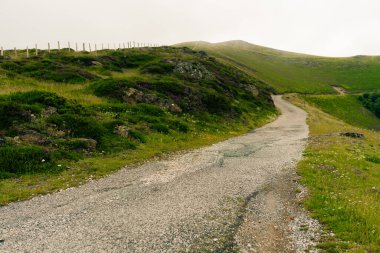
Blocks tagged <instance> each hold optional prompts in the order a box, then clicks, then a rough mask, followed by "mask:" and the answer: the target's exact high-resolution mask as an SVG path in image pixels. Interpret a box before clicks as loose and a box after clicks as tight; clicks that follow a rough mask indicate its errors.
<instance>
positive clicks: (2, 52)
mask: <svg viewBox="0 0 380 253" xmlns="http://www.w3.org/2000/svg"><path fill="white" fill-rule="evenodd" d="M1 56H4V49H3V47H1Z"/></svg>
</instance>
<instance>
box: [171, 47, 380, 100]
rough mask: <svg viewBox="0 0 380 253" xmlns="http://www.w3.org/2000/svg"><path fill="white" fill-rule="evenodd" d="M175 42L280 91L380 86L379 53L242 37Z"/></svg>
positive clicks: (308, 91) (329, 91)
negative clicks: (318, 52) (326, 50)
mask: <svg viewBox="0 0 380 253" xmlns="http://www.w3.org/2000/svg"><path fill="white" fill-rule="evenodd" d="M178 46H187V47H189V48H191V49H195V50H204V51H206V52H208V53H210V54H211V55H214V56H215V57H217V58H219V59H221V60H223V61H224V62H226V63H229V64H232V65H234V66H236V67H239V68H241V69H242V70H245V71H246V72H248V73H250V74H252V75H253V76H256V77H257V78H259V79H261V80H263V81H264V82H266V83H268V84H269V85H271V86H272V87H274V88H275V89H276V90H277V91H278V92H280V93H285V92H299V93H335V91H334V90H333V88H332V86H333V85H335V86H341V87H343V88H344V89H346V90H347V91H348V92H365V91H376V90H379V89H380V71H378V70H379V69H380V56H357V57H347V58H333V57H319V56H312V55H305V54H296V53H291V52H285V51H280V50H275V49H271V48H266V47H261V46H256V45H253V44H249V43H247V42H243V41H230V42H224V43H216V44H211V43H206V42H189V43H182V44H179V45H178Z"/></svg>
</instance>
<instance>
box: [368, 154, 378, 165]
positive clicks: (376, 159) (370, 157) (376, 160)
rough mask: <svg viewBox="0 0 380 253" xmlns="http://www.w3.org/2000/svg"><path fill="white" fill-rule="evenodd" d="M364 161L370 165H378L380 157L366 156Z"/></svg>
mask: <svg viewBox="0 0 380 253" xmlns="http://www.w3.org/2000/svg"><path fill="white" fill-rule="evenodd" d="M365 159H366V160H367V161H369V162H371V163H380V157H378V156H374V155H372V156H367V157H366V158H365Z"/></svg>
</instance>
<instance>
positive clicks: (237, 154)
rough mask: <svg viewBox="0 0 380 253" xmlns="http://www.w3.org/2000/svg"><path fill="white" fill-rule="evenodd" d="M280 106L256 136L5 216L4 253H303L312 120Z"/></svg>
mask: <svg viewBox="0 0 380 253" xmlns="http://www.w3.org/2000/svg"><path fill="white" fill-rule="evenodd" d="M274 99H275V103H276V105H277V106H278V108H280V109H281V111H282V113H283V114H282V115H281V116H280V117H279V118H278V119H277V120H276V121H274V122H273V123H271V124H268V125H266V126H265V127H262V128H260V129H257V130H256V131H254V132H252V133H250V134H247V135H244V136H241V137H237V138H232V139H230V140H227V141H225V142H221V143H218V144H215V145H213V146H210V147H206V148H203V149H199V150H195V151H192V152H188V153H186V154H182V155H176V156H174V157H172V158H170V159H168V160H165V161H158V162H151V163H147V164H145V165H142V166H139V167H136V168H129V169H128V168H126V169H123V170H121V171H119V172H117V173H115V174H113V175H111V176H109V177H107V178H105V179H102V180H99V181H94V182H90V183H88V184H86V185H84V186H82V187H79V188H75V189H69V190H66V191H63V192H59V193H56V194H52V195H47V196H41V197H36V198H34V199H32V200H30V201H25V202H20V203H14V204H11V205H9V206H6V207H3V208H0V240H2V241H0V252H189V251H190V252H207V251H208V252H238V251H242V252H294V251H297V252H302V251H303V249H304V248H305V247H307V246H308V245H310V244H312V241H310V238H311V237H312V236H310V235H308V231H306V232H305V233H300V231H301V229H298V227H299V226H304V223H305V222H308V220H307V219H306V218H305V219H302V220H301V221H300V220H299V217H300V215H301V213H299V210H298V208H297V203H296V196H295V195H296V194H295V187H297V186H296V185H295V183H294V179H295V178H296V175H295V172H294V165H295V163H296V162H297V161H298V160H299V159H300V158H301V154H302V151H303V149H304V145H305V142H306V138H307V136H308V128H307V125H306V123H305V119H306V113H305V112H304V111H302V110H301V109H299V108H297V107H295V106H293V105H291V104H289V103H287V102H285V101H283V100H282V99H281V98H280V97H275V98H274ZM298 223H299V224H301V225H297V224H298ZM294 238H296V239H294Z"/></svg>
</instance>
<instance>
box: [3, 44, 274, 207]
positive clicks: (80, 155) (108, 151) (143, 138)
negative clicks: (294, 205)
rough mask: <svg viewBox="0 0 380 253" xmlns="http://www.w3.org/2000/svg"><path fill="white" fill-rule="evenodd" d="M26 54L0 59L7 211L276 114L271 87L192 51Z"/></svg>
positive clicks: (229, 133)
mask: <svg viewBox="0 0 380 253" xmlns="http://www.w3.org/2000/svg"><path fill="white" fill-rule="evenodd" d="M32 53H33V52H32ZM18 55H19V57H18V58H11V57H10V56H9V55H8V56H7V55H6V56H5V57H3V58H0V204H1V203H3V204H4V203H7V202H9V201H12V200H17V199H23V198H27V197H30V196H31V195H33V194H37V193H44V192H49V191H53V190H56V189H60V188H66V187H69V186H72V185H77V184H79V183H81V182H83V181H84V180H87V179H88V178H89V177H95V178H96V177H99V176H102V175H104V174H107V173H109V172H111V171H113V170H115V169H118V168H120V167H122V166H123V165H125V164H128V163H133V162H138V161H141V160H143V159H147V158H149V157H152V156H154V155H157V154H160V153H165V152H168V151H175V150H180V149H188V148H194V147H198V146H201V145H206V144H209V143H212V142H215V141H218V140H221V139H224V138H227V137H230V136H233V135H236V134H238V133H243V132H245V131H248V130H249V129H252V128H254V127H257V126H259V125H261V124H263V123H264V122H265V121H267V120H268V119H269V118H270V117H271V116H273V115H275V114H276V111H275V108H274V106H273V102H272V100H271V98H270V94H269V88H268V87H267V86H266V85H265V84H264V83H262V82H261V81H258V80H256V79H254V78H252V77H249V76H248V75H246V74H245V73H243V72H241V71H239V70H238V69H235V68H233V67H228V66H225V65H223V64H221V63H219V62H218V61H215V59H214V58H210V57H208V55H206V54H204V53H197V52H194V51H191V50H183V49H176V48H143V49H130V50H121V51H102V52H97V53H92V54H90V53H79V52H78V53H75V52H70V53H69V52H68V51H67V50H63V51H61V52H57V51H53V52H51V53H50V54H48V53H47V52H43V51H41V52H40V55H39V56H34V57H31V58H23V57H21V56H22V52H19V54H18Z"/></svg>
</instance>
